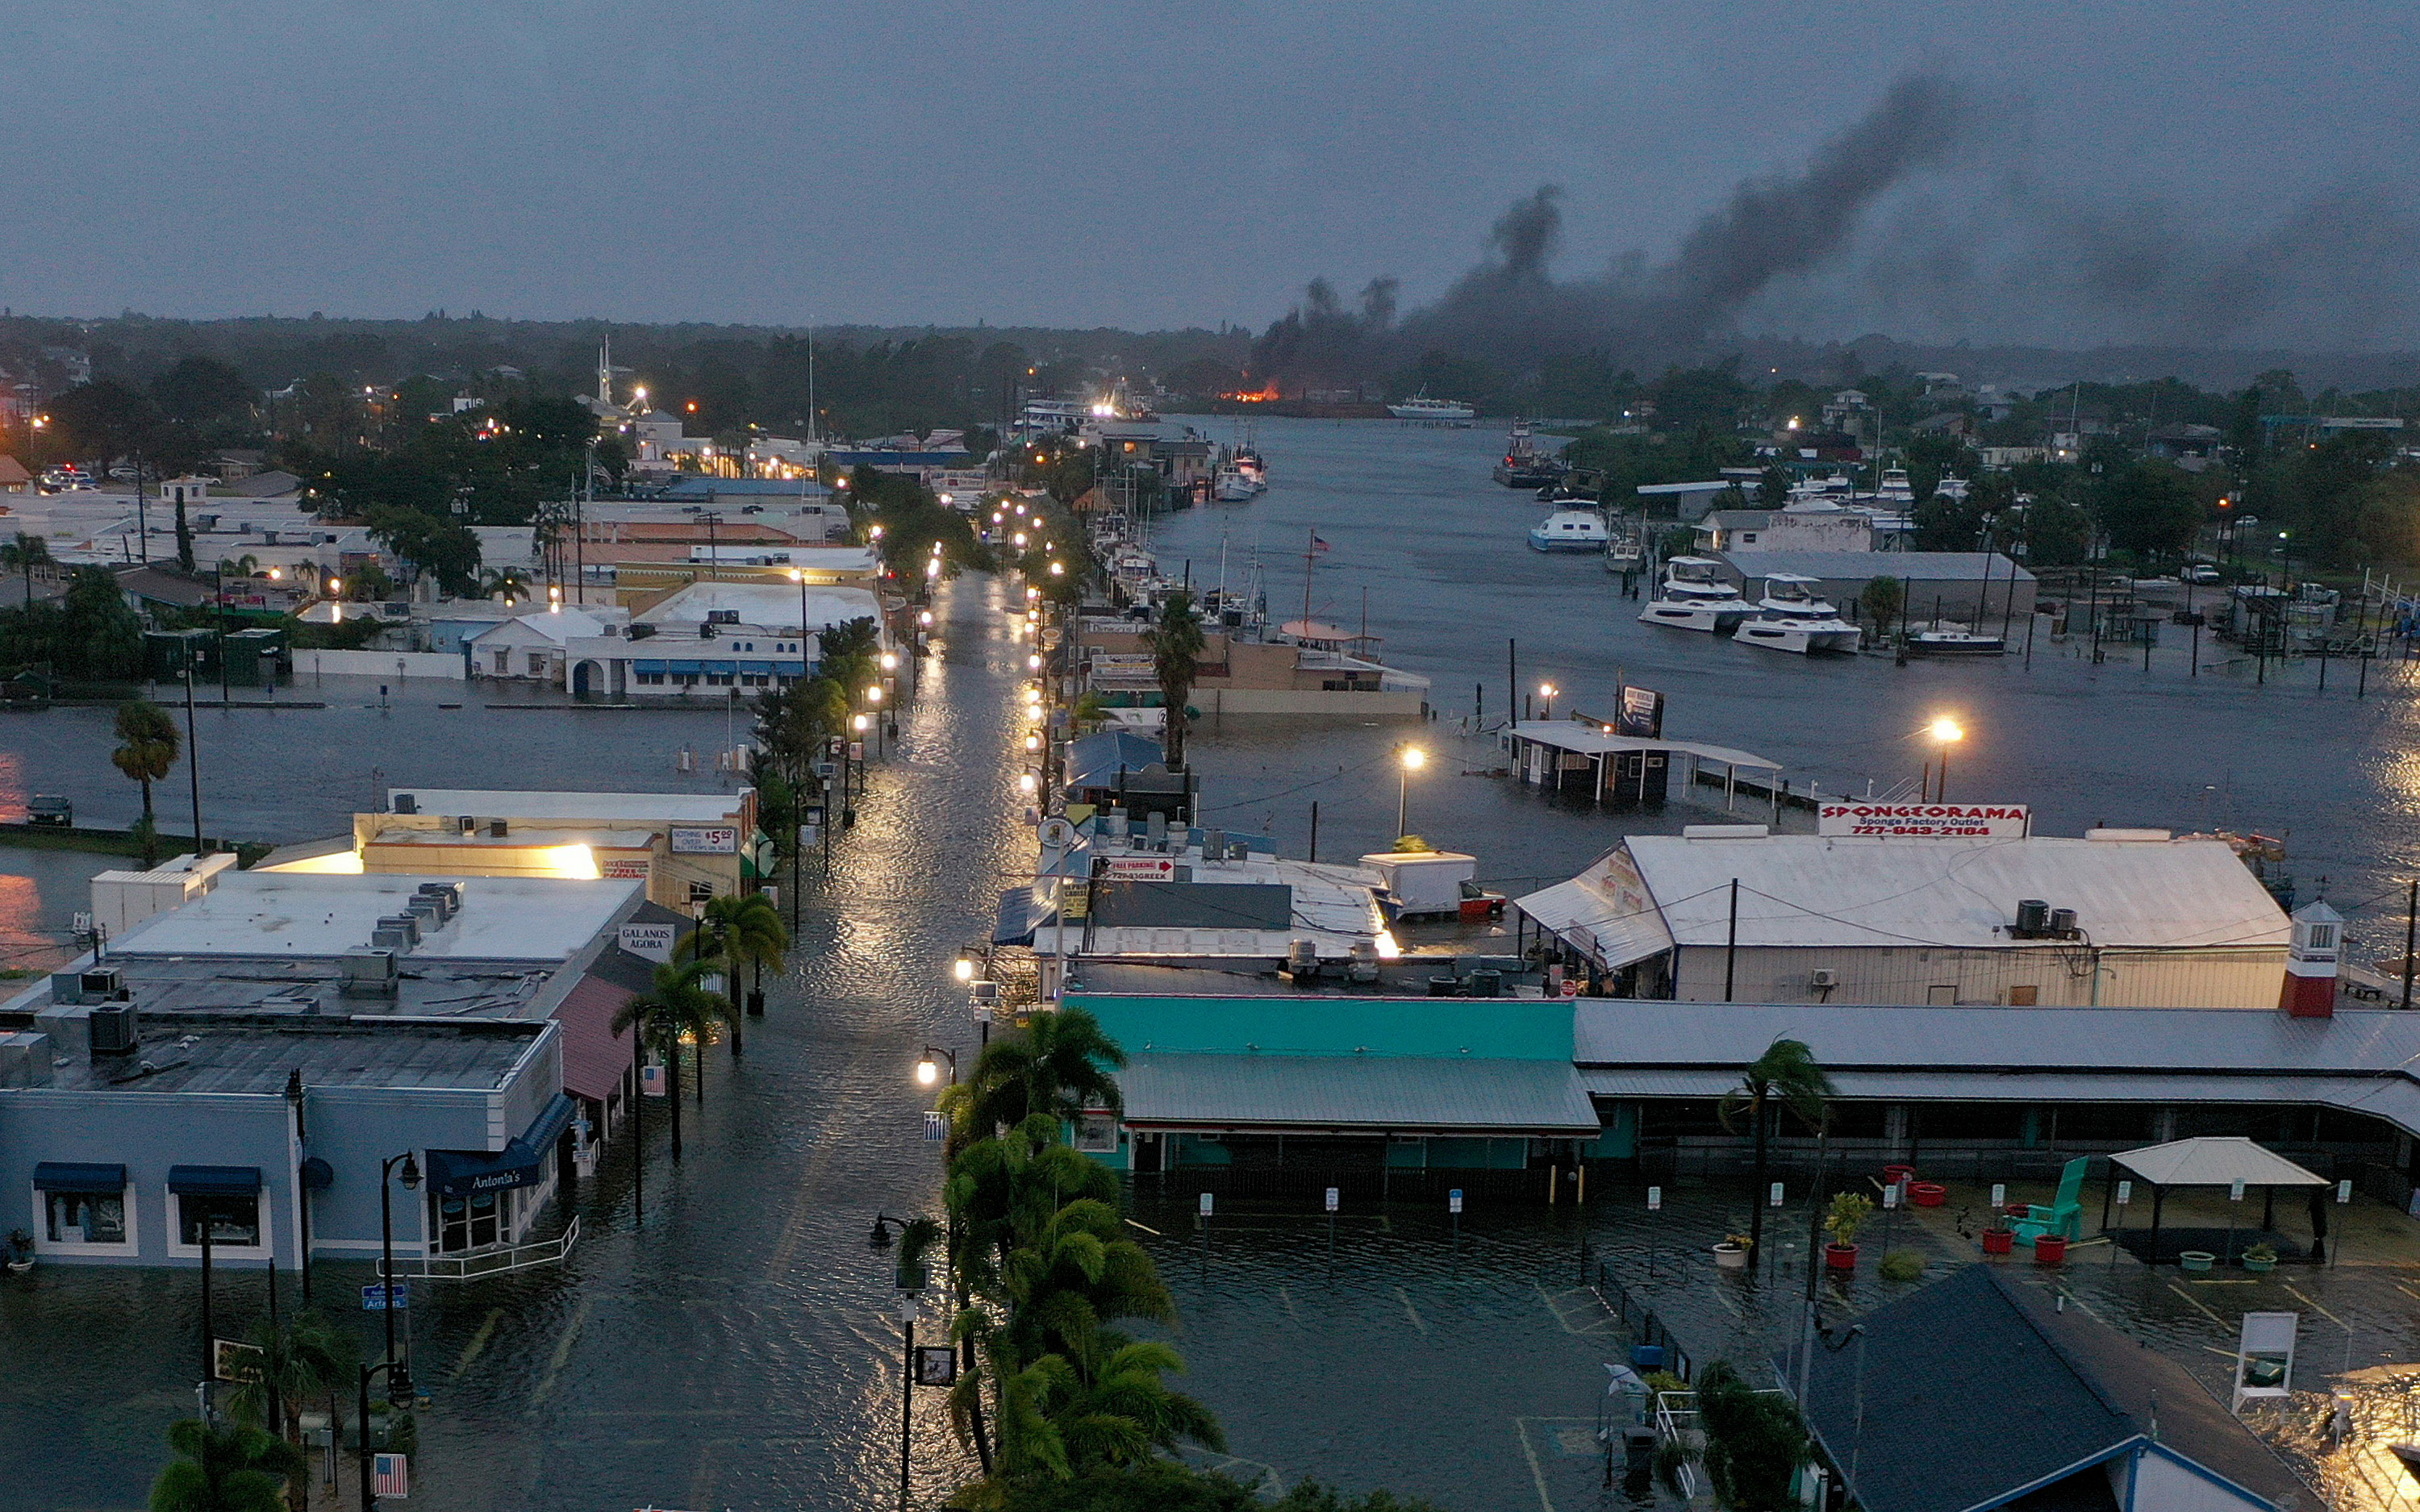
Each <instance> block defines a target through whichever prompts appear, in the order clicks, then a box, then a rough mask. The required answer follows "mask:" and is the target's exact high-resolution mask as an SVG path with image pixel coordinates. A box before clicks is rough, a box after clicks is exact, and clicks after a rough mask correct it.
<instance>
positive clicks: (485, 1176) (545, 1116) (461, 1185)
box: [428, 1092, 580, 1197]
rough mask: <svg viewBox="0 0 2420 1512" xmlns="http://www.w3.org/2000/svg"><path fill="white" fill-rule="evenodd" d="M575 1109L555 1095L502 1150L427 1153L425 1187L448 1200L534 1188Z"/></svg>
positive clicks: (565, 1098) (566, 1098)
mask: <svg viewBox="0 0 2420 1512" xmlns="http://www.w3.org/2000/svg"><path fill="white" fill-rule="evenodd" d="M579 1109H580V1104H579V1103H576V1102H574V1101H572V1099H571V1098H570V1097H569V1096H568V1095H566V1094H565V1093H562V1092H557V1093H555V1094H554V1097H553V1098H552V1099H551V1101H550V1102H549V1103H547V1105H546V1107H545V1109H544V1110H543V1111H541V1112H540V1113H539V1114H538V1116H537V1118H536V1119H535V1121H534V1122H532V1123H531V1124H530V1126H529V1127H528V1128H527V1129H524V1130H522V1131H521V1133H520V1137H518V1138H516V1139H515V1140H514V1141H513V1142H512V1143H511V1144H509V1145H506V1146H505V1147H504V1149H498V1150H478V1149H432V1150H430V1151H429V1152H428V1180H429V1184H430V1185H432V1186H434V1187H436V1189H437V1190H438V1191H439V1192H440V1193H441V1194H442V1195H444V1196H449V1197H458V1196H469V1195H470V1194H472V1193H473V1192H502V1191H504V1190H505V1189H506V1188H508V1187H516V1186H535V1185H537V1184H538V1183H539V1182H540V1181H542V1180H545V1179H546V1178H545V1162H546V1158H547V1156H548V1155H549V1154H551V1152H552V1149H553V1146H554V1141H555V1137H556V1136H557V1135H558V1134H562V1133H563V1131H564V1129H565V1128H566V1127H567V1126H568V1125H569V1124H570V1122H571V1119H572V1115H573V1114H575V1113H577V1112H578V1111H579Z"/></svg>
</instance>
